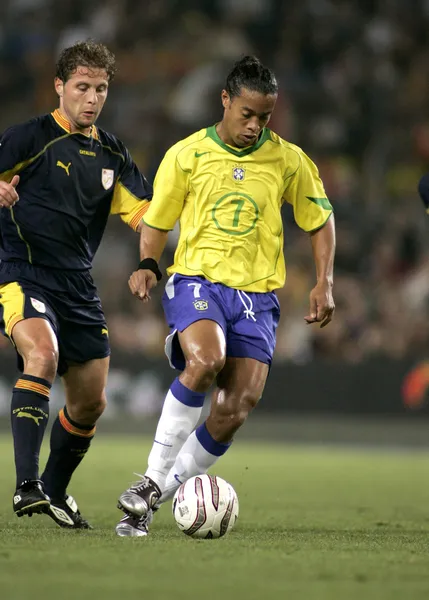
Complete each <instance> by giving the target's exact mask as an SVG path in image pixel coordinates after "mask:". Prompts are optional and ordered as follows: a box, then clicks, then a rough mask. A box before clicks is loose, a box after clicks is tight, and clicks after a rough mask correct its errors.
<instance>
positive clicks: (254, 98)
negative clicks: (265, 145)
mask: <svg viewBox="0 0 429 600" xmlns="http://www.w3.org/2000/svg"><path fill="white" fill-rule="evenodd" d="M276 100H277V94H268V95H265V94H260V93H259V92H254V91H252V90H248V89H246V88H241V93H240V95H239V96H234V97H233V98H230V96H229V94H228V92H227V91H226V90H223V91H222V104H223V107H224V109H225V110H224V113H223V121H222V124H223V127H222V128H221V129H222V130H223V133H224V134H225V135H226V137H228V138H229V140H230V141H227V143H229V144H230V145H232V146H236V147H237V148H246V147H247V146H252V144H254V143H255V142H256V141H257V140H258V136H259V134H260V133H261V131H262V129H263V128H264V127H265V126H266V125H267V124H268V121H269V120H270V117H271V113H272V112H273V110H274V106H275V104H276Z"/></svg>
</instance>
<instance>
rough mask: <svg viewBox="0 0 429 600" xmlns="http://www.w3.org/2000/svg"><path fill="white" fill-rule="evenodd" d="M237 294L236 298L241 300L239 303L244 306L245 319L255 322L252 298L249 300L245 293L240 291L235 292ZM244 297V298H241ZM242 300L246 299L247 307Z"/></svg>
mask: <svg viewBox="0 0 429 600" xmlns="http://www.w3.org/2000/svg"><path fill="white" fill-rule="evenodd" d="M237 292H238V297H239V298H240V300H241V303H242V304H243V306H244V314H245V315H246V319H249V318H250V319H253V320H254V321H256V318H255V313H254V312H253V302H252V298H250V296H248V295H247V294H246V292H243V291H241V290H237ZM243 296H244V297H243ZM244 298H246V299H247V300H248V301H249V306H247V304H246V302H245V300H244Z"/></svg>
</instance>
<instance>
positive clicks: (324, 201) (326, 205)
mask: <svg viewBox="0 0 429 600" xmlns="http://www.w3.org/2000/svg"><path fill="white" fill-rule="evenodd" d="M306 198H307V200H310V202H314V204H317V206H320V208H323V209H324V210H332V204H331V203H330V202H329V200H328V198H313V197H312V196H306Z"/></svg>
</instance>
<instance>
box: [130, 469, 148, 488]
mask: <svg viewBox="0 0 429 600" xmlns="http://www.w3.org/2000/svg"><path fill="white" fill-rule="evenodd" d="M134 475H137V476H138V477H141V480H140V481H136V483H133V485H132V486H131V487H130V490H132V491H133V492H142V491H143V490H146V489H147V488H149V487H152V483H151V482H150V481H149V479H148V478H147V477H145V475H140V473H134Z"/></svg>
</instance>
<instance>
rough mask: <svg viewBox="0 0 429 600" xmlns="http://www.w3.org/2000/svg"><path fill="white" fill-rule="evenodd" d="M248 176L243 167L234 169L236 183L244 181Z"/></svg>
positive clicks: (233, 176) (233, 174)
mask: <svg viewBox="0 0 429 600" xmlns="http://www.w3.org/2000/svg"><path fill="white" fill-rule="evenodd" d="M245 176H246V169H244V168H243V167H233V169H232V178H233V179H234V181H244V178H245Z"/></svg>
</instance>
